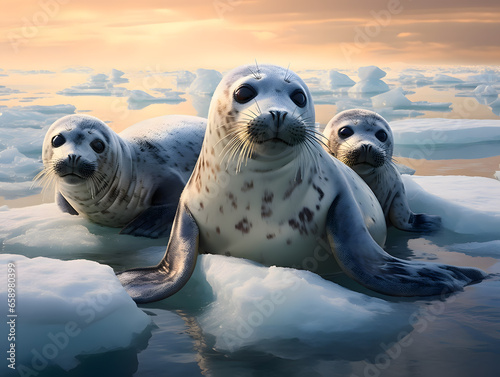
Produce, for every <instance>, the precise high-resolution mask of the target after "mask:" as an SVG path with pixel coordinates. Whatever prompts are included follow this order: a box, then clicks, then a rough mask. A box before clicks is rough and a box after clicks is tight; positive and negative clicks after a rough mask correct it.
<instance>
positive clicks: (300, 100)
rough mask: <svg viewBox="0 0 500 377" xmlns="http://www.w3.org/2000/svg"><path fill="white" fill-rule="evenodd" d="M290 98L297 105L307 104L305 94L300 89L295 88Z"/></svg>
mask: <svg viewBox="0 0 500 377" xmlns="http://www.w3.org/2000/svg"><path fill="white" fill-rule="evenodd" d="M290 98H291V99H292V101H293V102H294V103H295V104H296V105H297V106H298V107H304V106H305V105H306V104H307V97H306V94H305V93H304V92H303V91H302V90H301V89H297V90H296V91H295V92H293V93H292V94H291V95H290Z"/></svg>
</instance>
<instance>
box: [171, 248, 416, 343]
mask: <svg viewBox="0 0 500 377" xmlns="http://www.w3.org/2000/svg"><path fill="white" fill-rule="evenodd" d="M197 274H202V275H205V279H206V281H207V282H208V283H209V284H210V286H211V287H212V290H213V293H214V296H215V302H213V303H212V304H210V305H209V307H208V308H207V309H205V311H204V313H202V314H201V315H200V317H199V318H198V322H199V324H200V326H201V328H202V330H203V332H204V333H205V334H209V335H211V336H213V337H215V348H216V349H219V350H228V351H236V350H239V349H242V348H245V347H247V346H252V345H255V344H262V342H263V341H265V342H267V343H269V342H272V341H277V340H280V339H299V340H301V341H302V342H305V343H307V342H312V343H317V341H318V338H320V339H324V340H325V343H329V342H335V340H336V339H342V342H345V344H353V343H355V340H354V338H353V341H352V342H350V341H349V338H351V337H352V336H353V335H354V334H356V333H358V332H363V333H364V335H366V338H370V335H372V336H374V334H377V333H378V334H383V333H384V332H386V331H392V330H394V328H396V327H397V324H396V323H397V322H398V318H399V319H401V318H404V317H405V314H402V313H404V311H403V310H402V309H401V308H402V307H403V308H404V305H403V306H400V307H399V308H400V310H399V311H398V312H395V306H394V305H393V304H391V303H389V302H386V301H384V300H381V299H378V298H373V297H369V296H366V295H364V294H361V293H357V292H354V291H351V290H349V289H347V288H344V287H341V286H339V285H337V284H335V283H333V282H330V281H327V280H324V279H322V278H321V277H320V276H319V275H316V274H314V273H312V272H308V271H300V270H295V269H290V268H281V267H263V266H260V265H258V264H256V263H253V262H250V261H247V260H243V259H238V258H231V257H224V256H220V255H201V256H200V257H199V259H198V262H197V272H195V275H197ZM181 293H182V291H181ZM407 318H408V317H407V315H406V319H405V320H404V321H406V322H407ZM404 321H403V322H404ZM391 323H392V324H395V327H393V328H392V330H388V329H389V328H390V327H391ZM366 338H365V339H366Z"/></svg>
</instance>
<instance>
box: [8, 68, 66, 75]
mask: <svg viewBox="0 0 500 377" xmlns="http://www.w3.org/2000/svg"><path fill="white" fill-rule="evenodd" d="M9 72H11V73H16V74H19V75H52V74H54V73H56V72H53V71H48V70H46V69H40V70H31V71H24V70H22V69H11V70H10V71H9Z"/></svg>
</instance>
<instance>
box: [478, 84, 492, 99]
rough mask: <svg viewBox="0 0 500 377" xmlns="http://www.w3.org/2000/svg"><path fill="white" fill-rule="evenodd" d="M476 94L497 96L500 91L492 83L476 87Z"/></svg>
mask: <svg viewBox="0 0 500 377" xmlns="http://www.w3.org/2000/svg"><path fill="white" fill-rule="evenodd" d="M474 94H475V95H476V96H495V97H496V96H497V95H498V92H497V91H496V89H495V88H494V87H492V86H491V85H484V84H482V85H479V86H478V87H477V88H476V89H474Z"/></svg>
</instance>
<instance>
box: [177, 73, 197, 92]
mask: <svg viewBox="0 0 500 377" xmlns="http://www.w3.org/2000/svg"><path fill="white" fill-rule="evenodd" d="M175 78H176V82H177V88H179V89H186V88H188V87H189V86H190V85H191V83H192V82H193V81H194V80H195V79H196V75H195V74H194V73H192V72H189V71H177V72H175Z"/></svg>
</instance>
